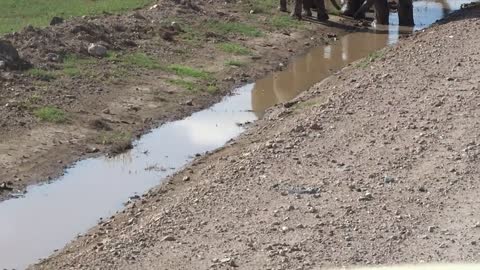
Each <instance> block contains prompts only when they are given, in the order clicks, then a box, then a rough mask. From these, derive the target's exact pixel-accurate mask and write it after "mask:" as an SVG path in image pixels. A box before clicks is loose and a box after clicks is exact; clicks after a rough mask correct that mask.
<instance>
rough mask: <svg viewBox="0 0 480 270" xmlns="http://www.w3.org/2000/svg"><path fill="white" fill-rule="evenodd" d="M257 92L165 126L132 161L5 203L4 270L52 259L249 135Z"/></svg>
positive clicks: (1, 225)
mask: <svg viewBox="0 0 480 270" xmlns="http://www.w3.org/2000/svg"><path fill="white" fill-rule="evenodd" d="M252 87H253V85H246V86H244V87H242V88H240V89H238V90H237V91H236V95H234V96H232V97H228V98H226V99H224V100H223V101H222V102H221V103H218V104H216V105H214V106H213V107H211V108H209V109H207V110H204V111H201V112H198V113H195V114H193V115H192V116H190V117H188V118H186V119H184V120H180V121H175V122H171V123H168V124H166V125H163V126H162V127H160V128H158V129H156V130H154V131H153V132H151V133H149V134H147V135H145V136H144V137H142V138H141V139H140V140H139V141H137V142H136V144H135V148H134V149H133V150H132V151H130V152H128V153H125V154H122V155H119V156H117V157H115V158H95V159H88V160H84V161H81V162H78V163H77V164H75V166H74V167H72V168H71V169H68V170H67V171H66V174H65V176H63V177H62V178H60V179H58V180H57V181H55V182H53V183H51V184H45V185H38V186H32V187H30V188H29V189H28V192H27V194H26V195H25V197H23V198H20V199H12V200H8V201H5V202H3V203H1V204H0V269H3V268H16V269H22V268H24V267H26V266H27V265H28V264H30V263H33V262H35V261H36V260H38V259H39V258H41V257H46V256H48V255H49V254H50V253H51V252H52V251H53V250H54V249H57V248H61V247H63V246H64V245H65V244H66V243H67V242H68V241H70V240H71V239H73V238H74V237H75V235H76V234H78V233H81V232H84V231H85V230H86V229H88V228H90V227H92V226H93V225H95V223H96V221H97V220H98V218H100V217H106V216H110V215H112V214H114V213H115V211H117V210H119V209H121V208H122V202H125V201H127V200H128V198H129V196H132V195H134V194H142V193H144V192H146V191H147V190H148V189H149V188H151V187H153V186H155V185H158V184H159V183H160V182H161V181H162V179H165V178H166V177H167V176H168V175H170V174H172V173H173V172H174V171H175V170H178V169H179V168H181V167H182V166H184V165H185V164H187V162H189V161H190V160H191V159H192V156H194V155H195V154H197V153H203V152H205V151H211V150H214V149H216V148H218V147H220V146H222V145H224V144H225V143H226V142H227V141H228V140H230V139H231V138H234V137H236V136H238V135H239V134H240V133H241V132H242V131H243V130H244V128H243V127H241V126H239V125H238V123H245V122H250V121H254V120H256V117H255V115H254V114H253V113H251V112H250V110H251V103H250V100H251V94H250V93H251V90H252Z"/></svg>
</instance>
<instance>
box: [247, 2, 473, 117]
mask: <svg viewBox="0 0 480 270" xmlns="http://www.w3.org/2000/svg"><path fill="white" fill-rule="evenodd" d="M469 2H470V1H469V0H451V1H444V0H434V1H415V2H414V16H415V23H416V25H415V27H414V28H409V27H399V26H398V17H397V16H393V15H392V16H390V25H386V26H377V27H376V28H375V29H371V30H369V31H366V32H356V33H352V34H349V35H347V36H344V37H342V38H340V39H339V40H337V41H335V42H333V43H332V44H331V45H328V46H325V47H319V48H315V49H312V50H311V51H309V52H308V53H307V54H306V55H304V56H301V57H299V58H297V59H296V60H295V61H293V63H292V64H290V65H289V66H288V67H287V68H285V69H284V70H282V71H280V72H275V73H273V74H272V75H270V76H268V77H266V78H263V79H261V80H258V81H257V82H256V83H255V86H254V89H253V93H252V107H253V110H254V111H255V114H256V115H257V117H263V115H264V112H265V110H266V109H267V108H270V107H271V106H273V105H275V104H278V103H282V102H286V101H289V100H291V99H293V98H294V97H296V96H297V95H298V94H300V93H301V92H303V91H305V90H306V89H308V88H310V87H311V86H312V85H314V84H315V83H317V82H319V81H321V80H323V79H324V78H326V77H328V76H330V75H331V74H332V73H333V72H335V71H337V70H339V69H340V68H342V67H344V66H346V65H347V64H349V63H351V62H353V61H356V60H358V59H361V58H363V57H365V56H367V55H368V54H370V53H372V52H374V51H376V50H378V49H381V48H383V47H385V46H387V45H392V44H394V43H396V42H397V41H398V39H399V37H400V36H401V35H402V34H409V33H412V31H414V30H420V29H423V28H425V27H427V26H429V25H431V24H432V23H434V22H435V21H437V20H439V19H441V18H442V17H443V16H445V15H446V14H447V13H449V12H451V10H452V9H454V10H455V9H459V8H460V6H461V5H462V4H464V3H469Z"/></svg>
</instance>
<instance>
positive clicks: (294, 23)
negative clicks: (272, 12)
mask: <svg viewBox="0 0 480 270" xmlns="http://www.w3.org/2000/svg"><path fill="white" fill-rule="evenodd" d="M270 24H271V25H272V26H273V27H275V28H277V29H291V28H297V27H300V26H301V25H302V23H301V22H300V21H299V20H297V19H295V18H292V17H291V16H288V15H277V16H273V18H272V19H271V20H270Z"/></svg>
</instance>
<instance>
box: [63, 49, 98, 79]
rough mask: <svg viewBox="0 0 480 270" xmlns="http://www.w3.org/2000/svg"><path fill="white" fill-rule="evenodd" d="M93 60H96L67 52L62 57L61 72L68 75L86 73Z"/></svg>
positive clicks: (83, 74)
mask: <svg viewBox="0 0 480 270" xmlns="http://www.w3.org/2000/svg"><path fill="white" fill-rule="evenodd" d="M95 61H97V60H96V59H92V58H83V57H80V56H77V55H73V54H69V55H67V56H65V58H64V59H63V70H62V73H63V74H65V75H67V76H70V77H77V76H85V75H88V74H89V72H88V70H89V69H88V66H90V65H93V64H94V63H95Z"/></svg>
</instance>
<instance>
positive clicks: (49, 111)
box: [34, 106, 67, 123]
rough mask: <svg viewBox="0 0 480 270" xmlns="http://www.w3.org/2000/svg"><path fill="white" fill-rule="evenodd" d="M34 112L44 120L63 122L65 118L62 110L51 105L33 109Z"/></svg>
mask: <svg viewBox="0 0 480 270" xmlns="http://www.w3.org/2000/svg"><path fill="white" fill-rule="evenodd" d="M34 114H35V116H36V117H38V118H39V119H40V120H42V121H45V122H51V123H63V122H65V121H66V120H67V117H66V115H65V112H64V111H62V110H60V109H58V108H55V107H52V106H46V107H43V108H40V109H37V110H35V111H34Z"/></svg>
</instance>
